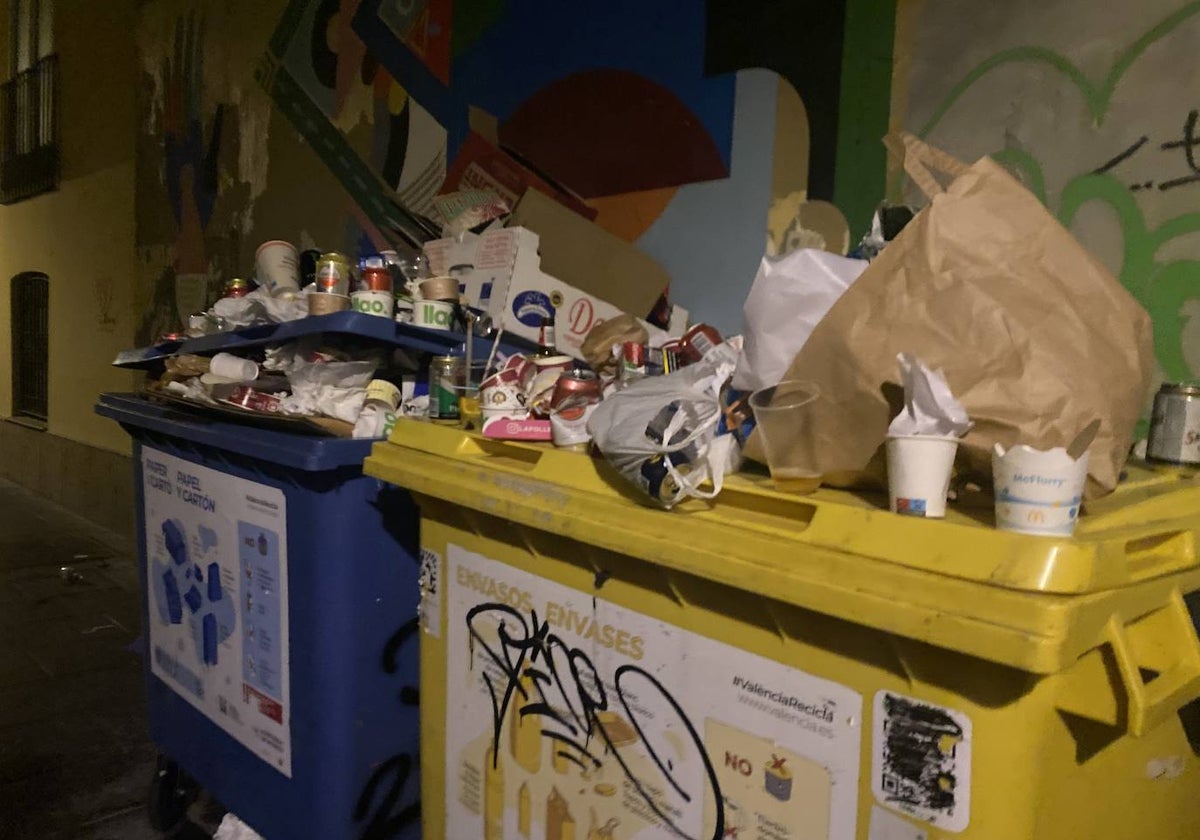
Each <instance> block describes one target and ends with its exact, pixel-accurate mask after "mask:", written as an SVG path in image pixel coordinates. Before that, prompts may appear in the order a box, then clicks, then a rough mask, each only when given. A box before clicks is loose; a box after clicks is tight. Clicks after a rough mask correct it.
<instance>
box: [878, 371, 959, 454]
mask: <svg viewBox="0 0 1200 840" xmlns="http://www.w3.org/2000/svg"><path fill="white" fill-rule="evenodd" d="M896 359H897V361H899V362H900V378H901V380H902V381H903V383H904V410H903V411H901V412H900V413H899V414H897V415H896V419H894V420H893V421H892V424H891V425H890V426H888V434H889V435H892V436H896V437H899V436H902V435H940V436H948V437H962V436H963V435H965V434H966V433H967V431H968V430H970V428H971V426H972V425H973V424H972V422H971V419H970V418H969V417H967V410H966V409H965V408H963V407H962V404H961V403H960V402H959V401H958V400H957V399H955V398H954V394H953V393H951V391H950V385H949V384H948V383H947V382H946V378H945V376H943V375H942V372H941V371H940V370H936V371H935V370H930V369H929V368H927V367H926V366H925V365H924V364H923V363H922V362H921V360H920V359H918V358H917V357H916V356H914V355H912V354H911V353H900V354H898V355H897V356H896Z"/></svg>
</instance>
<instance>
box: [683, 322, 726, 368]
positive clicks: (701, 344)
mask: <svg viewBox="0 0 1200 840" xmlns="http://www.w3.org/2000/svg"><path fill="white" fill-rule="evenodd" d="M723 340H724V339H722V338H721V334H720V333H719V332H717V329H716V327H712V326H709V325H708V324H696V325H695V326H692V327H690V328H689V329H688V331H687V332H685V333H684V334H683V335H682V336H680V338H679V354H680V356H681V357H682V360H683V362H684V363H685V364H695V363H696V362H698V361H700V360H701V359H703V358H704V354H705V353H707V352H708V351H709V350H712V349H713V348H714V347H716V346H717V345H718V344H720V343H721V342H722V341H723Z"/></svg>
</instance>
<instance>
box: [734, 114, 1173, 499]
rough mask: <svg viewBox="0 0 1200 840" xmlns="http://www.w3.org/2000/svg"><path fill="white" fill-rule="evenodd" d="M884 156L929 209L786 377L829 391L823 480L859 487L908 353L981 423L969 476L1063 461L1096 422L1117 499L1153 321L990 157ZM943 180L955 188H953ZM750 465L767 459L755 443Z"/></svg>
mask: <svg viewBox="0 0 1200 840" xmlns="http://www.w3.org/2000/svg"><path fill="white" fill-rule="evenodd" d="M885 143H886V144H887V145H888V148H889V149H892V150H893V151H896V152H898V153H900V154H903V156H904V168H905V170H906V171H907V172H908V174H909V176H910V177H912V179H913V181H914V182H915V183H916V184H917V186H918V187H920V189H921V190H922V191H924V192H925V193H926V195H927V196H929V198H930V200H931V203H930V204H929V206H928V207H926V208H925V209H924V210H922V211H921V212H920V213H919V214H918V215H917V216H916V218H915V219H913V221H912V222H911V223H909V225H908V227H906V228H905V229H904V230H903V231H902V232H901V234H900V235H899V236H898V237H897V238H896V239H895V240H894V241H893V242H892V243H891V244H890V245H888V247H887V248H886V249H885V250H884V251H883V253H882V254H880V256H879V257H878V258H877V259H876V260H875V261H874V262H872V263H871V265H870V267H868V268H867V270H866V272H864V273H863V275H862V276H861V277H859V279H858V280H857V281H856V282H855V283H854V285H852V286H851V287H850V289H849V290H848V291H847V292H846V293H845V294H844V295H843V296H842V297H841V299H839V300H838V302H837V303H836V304H835V305H834V306H833V308H832V309H831V310H830V312H829V314H828V315H826V316H825V318H824V320H822V321H821V323H820V324H819V325H818V326H817V328H816V330H815V331H814V332H813V334H812V337H811V338H810V339H809V341H808V342H807V343H806V344H805V345H804V347H803V348H802V349H801V350H800V352H799V354H797V356H796V359H795V360H794V361H793V363H792V365H791V367H790V368H789V370H788V373H787V376H786V377H785V378H786V379H805V380H811V381H813V382H816V383H817V385H818V386H819V387H820V390H821V399H820V401H819V404H818V407H817V410H816V412H815V420H814V422H813V428H812V430H811V434H813V435H814V436H815V437H816V440H817V443H818V445H817V446H816V447H814V449H813V451H814V452H815V453H816V455H815V456H814V458H815V461H816V463H813V464H812V469H813V470H814V472H819V473H824V474H825V475H826V477H827V480H830V481H831V483H832V480H833V478H832V477H833V476H834V475H835V474H837V475H838V477H839V478H840V479H843V480H844V479H845V478H846V473H849V474H851V475H857V476H860V477H861V476H862V471H863V470H864V469H865V468H866V467H867V465H868V463H869V462H870V461H871V460H872V456H875V455H876V452H877V450H879V448H880V445H881V444H882V443H883V440H884V437H885V435H886V433H887V428H888V424H889V423H890V421H891V419H892V417H893V416H894V415H895V414H896V412H897V410H898V406H897V405H896V389H898V388H899V384H898V383H899V371H898V367H897V363H896V354H897V353H899V352H901V351H908V352H912V353H915V354H916V355H917V356H918V357H919V358H920V359H921V360H922V361H923V362H925V363H926V364H927V365H929V366H930V367H932V368H935V369H936V368H939V367H940V368H942V369H944V371H945V374H946V379H947V381H948V382H949V384H950V387H951V389H952V390H953V392H954V394H955V395H956V396H957V397H958V399H959V400H960V401H961V402H962V404H963V406H964V407H965V408H966V409H967V412H968V413H969V414H970V416H971V419H972V420H974V421H975V426H974V428H973V429H972V430H971V432H970V433H969V434H968V435H967V436H966V438H965V439H964V441H963V445H961V446H960V447H959V466H960V468H965V469H967V470H969V471H970V473H971V474H972V475H976V476H978V477H980V478H981V479H984V480H986V481H988V482H990V476H991V451H992V445H993V444H995V443H1001V444H1003V445H1004V446H1005V447H1008V446H1012V445H1014V444H1017V443H1026V444H1029V445H1030V446H1034V447H1038V448H1051V447H1055V446H1067V445H1068V444H1069V443H1070V442H1071V440H1072V439H1073V438H1074V437H1075V435H1076V434H1077V433H1079V431H1080V430H1082V429H1083V428H1084V427H1085V426H1086V425H1087V424H1088V423H1089V422H1090V421H1092V420H1093V419H1098V420H1099V421H1100V430H1099V433H1098V434H1097V435H1096V438H1095V440H1094V442H1093V443H1092V446H1091V449H1090V453H1091V456H1090V461H1089V470H1088V497H1089V498H1094V497H1095V496H1097V495H1102V494H1103V493H1106V492H1108V491H1111V490H1112V489H1113V488H1114V487H1115V486H1116V484H1117V479H1118V476H1119V474H1120V471H1121V467H1122V466H1123V465H1124V463H1125V459H1126V457H1127V454H1128V452H1129V447H1130V444H1131V443H1132V440H1133V432H1134V426H1135V425H1136V423H1137V420H1138V418H1139V416H1140V415H1141V412H1142V408H1143V405H1144V401H1145V398H1146V395H1147V387H1148V385H1149V382H1150V377H1151V375H1152V372H1153V364H1154V353H1153V345H1152V337H1151V326H1150V318H1149V316H1148V315H1147V314H1146V312H1145V310H1144V309H1142V307H1141V306H1140V305H1139V304H1138V303H1137V302H1136V301H1135V300H1134V299H1133V297H1132V296H1131V295H1130V294H1129V293H1128V292H1127V291H1126V290H1125V289H1124V288H1123V287H1122V286H1121V284H1120V283H1119V282H1117V280H1116V279H1115V278H1114V277H1113V276H1112V275H1111V274H1110V273H1109V272H1108V271H1107V270H1106V269H1105V268H1104V267H1103V266H1102V265H1101V264H1100V263H1099V262H1098V261H1097V260H1096V259H1095V258H1094V257H1092V255H1091V254H1089V253H1088V252H1087V251H1086V250H1085V249H1084V248H1083V246H1082V245H1080V244H1079V243H1078V242H1077V241H1076V240H1075V239H1074V237H1072V236H1071V234H1070V233H1068V232H1067V231H1066V230H1065V229H1064V228H1063V227H1062V226H1061V225H1060V224H1059V223H1058V221H1057V220H1056V219H1055V218H1054V217H1053V216H1051V215H1050V213H1049V212H1048V211H1047V210H1046V208H1045V207H1043V206H1042V204H1041V202H1039V201H1038V200H1037V199H1036V198H1035V197H1034V196H1033V195H1032V194H1031V193H1030V192H1029V191H1028V190H1026V189H1025V188H1024V187H1023V186H1021V185H1020V183H1018V182H1017V181H1016V180H1015V179H1014V178H1013V177H1012V176H1011V175H1009V174H1008V172H1006V171H1005V170H1004V169H1003V168H1002V167H1001V166H1000V165H999V164H997V163H995V162H994V161H992V160H991V159H990V158H983V159H981V160H979V161H977V162H976V163H975V164H974V165H972V166H970V167H968V166H966V165H965V164H963V163H961V162H960V161H958V160H955V159H954V158H952V157H950V156H949V155H947V154H946V153H944V152H941V151H939V150H937V149H934V148H932V147H930V146H927V145H926V144H924V143H922V142H921V141H919V140H918V139H917V138H915V137H913V136H912V135H910V134H902V135H899V136H890V137H889V138H887V140H885ZM938 172H940V173H942V174H944V175H950V176H952V177H953V180H952V181H951V182H950V184H949V186H948V187H947V188H945V189H943V188H942V187H941V185H940V184H939V182H938V180H937V178H936V177H935V173H938ZM746 454H747V455H748V456H749V457H751V458H754V459H755V460H759V461H761V460H763V455H762V447H761V444H760V443H759V442H758V441H757V440H755V438H754V437H751V439H750V441H749V442H748V444H747V448H746ZM876 463H878V462H876ZM843 483H844V481H843Z"/></svg>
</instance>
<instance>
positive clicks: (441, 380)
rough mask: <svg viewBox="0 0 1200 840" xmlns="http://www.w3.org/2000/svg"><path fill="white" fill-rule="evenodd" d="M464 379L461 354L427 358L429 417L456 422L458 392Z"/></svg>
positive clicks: (464, 370)
mask: <svg viewBox="0 0 1200 840" xmlns="http://www.w3.org/2000/svg"><path fill="white" fill-rule="evenodd" d="M465 380H466V363H465V362H464V361H463V359H462V357H461V356H434V357H433V358H432V359H430V360H429V419H430V420H437V421H446V422H451V423H457V422H458V394H459V391H461V390H462V386H463V383H464V382H465Z"/></svg>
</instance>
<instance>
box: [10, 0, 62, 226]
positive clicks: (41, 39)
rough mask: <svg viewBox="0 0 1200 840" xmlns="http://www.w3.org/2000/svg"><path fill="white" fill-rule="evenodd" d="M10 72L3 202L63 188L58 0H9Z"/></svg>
mask: <svg viewBox="0 0 1200 840" xmlns="http://www.w3.org/2000/svg"><path fill="white" fill-rule="evenodd" d="M9 13H10V21H9V34H10V35H11V40H10V42H9V57H10V59H11V63H10V67H9V70H10V78H9V80H8V81H7V82H4V84H3V85H0V204H12V203H14V202H17V201H21V200H22V199H26V198H31V197H33V196H35V195H40V194H41V193H45V192H51V191H53V190H56V189H58V184H59V178H60V176H61V169H62V164H61V161H60V142H59V124H58V100H59V90H58V88H59V82H58V56H56V55H54V0H9Z"/></svg>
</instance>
